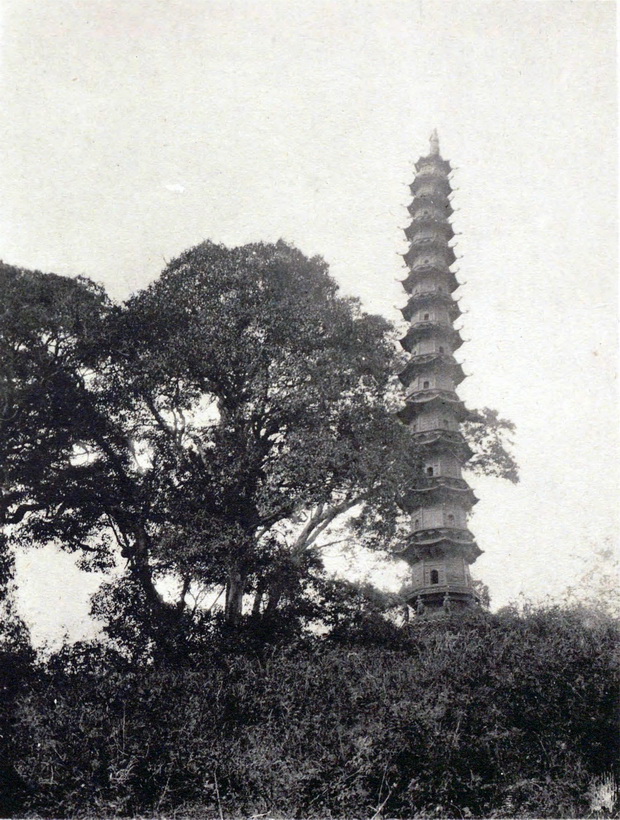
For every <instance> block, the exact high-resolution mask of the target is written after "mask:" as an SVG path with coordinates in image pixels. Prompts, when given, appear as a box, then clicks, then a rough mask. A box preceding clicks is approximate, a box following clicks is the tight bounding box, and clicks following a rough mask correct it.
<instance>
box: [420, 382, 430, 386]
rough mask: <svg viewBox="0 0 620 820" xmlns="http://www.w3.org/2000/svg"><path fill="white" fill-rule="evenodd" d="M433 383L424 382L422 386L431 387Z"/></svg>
mask: <svg viewBox="0 0 620 820" xmlns="http://www.w3.org/2000/svg"><path fill="white" fill-rule="evenodd" d="M430 386H431V383H430V382H429V381H426V382H423V384H422V387H430Z"/></svg>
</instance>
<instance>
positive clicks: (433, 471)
mask: <svg viewBox="0 0 620 820" xmlns="http://www.w3.org/2000/svg"><path fill="white" fill-rule="evenodd" d="M434 474H435V470H434V469H433V468H432V467H427V468H426V475H434Z"/></svg>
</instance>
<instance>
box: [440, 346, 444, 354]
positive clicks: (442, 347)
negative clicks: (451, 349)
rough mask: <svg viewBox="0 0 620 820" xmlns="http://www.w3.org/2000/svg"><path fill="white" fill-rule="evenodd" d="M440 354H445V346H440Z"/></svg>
mask: <svg viewBox="0 0 620 820" xmlns="http://www.w3.org/2000/svg"><path fill="white" fill-rule="evenodd" d="M439 352H440V353H444V352H445V351H444V346H443V345H439Z"/></svg>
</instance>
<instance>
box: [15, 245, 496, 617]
mask: <svg viewBox="0 0 620 820" xmlns="http://www.w3.org/2000/svg"><path fill="white" fill-rule="evenodd" d="M0 273H1V274H2V276H1V277H0V284H1V285H2V287H3V288H4V289H5V290H6V291H7V293H8V294H9V295H10V298H11V303H10V304H11V313H10V315H9V314H8V313H7V314H6V315H5V316H4V317H2V318H1V319H0V322H1V323H0V339H1V341H2V344H3V345H4V347H5V348H6V350H7V352H8V353H9V358H8V362H9V365H8V367H7V369H6V372H5V374H4V380H3V383H4V385H5V393H6V396H7V399H6V401H5V410H4V413H3V417H2V418H3V423H2V442H1V443H0V446H2V447H3V448H4V450H5V451H6V453H7V454H8V461H7V463H8V465H9V468H8V470H7V471H5V476H4V481H3V484H4V488H5V489H4V496H3V507H2V510H3V515H4V521H5V522H6V523H12V524H19V525H20V526H19V527H18V530H17V533H16V535H17V537H19V538H21V539H22V540H23V541H28V540H30V541H35V542H37V543H41V542H45V541H50V540H54V539H56V540H57V541H58V542H59V543H60V544H61V545H62V546H63V548H65V549H69V550H75V551H79V553H80V555H81V560H82V562H83V565H84V566H91V567H96V568H106V567H110V566H112V564H113V563H114V562H115V561H116V560H117V559H118V558H119V557H120V558H122V559H124V560H125V561H126V567H127V577H128V578H129V580H130V582H131V585H133V586H132V588H133V589H134V590H137V591H138V593H139V595H140V596H141V600H142V601H143V602H144V607H145V612H144V616H145V621H146V622H147V623H150V624H151V625H153V624H160V625H161V624H162V623H164V624H165V625H166V629H168V630H169V628H170V626H171V625H174V624H176V625H178V624H180V623H181V622H182V620H183V619H185V620H187V618H188V601H189V600H190V593H192V592H194V593H196V591H197V590H198V589H211V590H212V589H217V588H218V586H219V587H220V588H221V589H222V591H223V593H224V600H225V607H224V609H225V616H226V619H227V621H228V622H229V623H230V624H236V623H237V622H238V621H239V619H240V617H241V614H242V612H243V606H244V601H245V599H246V598H247V596H248V595H252V596H253V610H254V613H255V615H258V616H260V615H263V614H265V615H267V614H270V613H271V614H272V613H273V612H274V611H275V610H277V609H278V608H279V607H281V606H282V604H283V600H284V599H286V595H287V594H288V593H290V590H291V589H294V588H295V587H296V585H297V587H298V586H299V583H300V581H301V579H303V577H304V573H305V572H306V571H307V569H308V567H309V566H310V565H311V564H312V560H311V559H312V556H313V555H314V549H315V548H316V545H317V543H318V542H320V539H321V538H324V537H325V534H326V532H327V531H328V529H329V527H331V526H333V525H334V523H335V522H336V521H338V520H339V519H341V518H342V517H343V516H345V515H350V514H351V513H352V512H353V511H355V513H356V517H355V519H354V520H356V521H357V523H358V525H360V526H363V529H364V532H365V536H366V538H367V539H369V540H370V541H371V542H373V539H374V543H375V544H382V545H384V546H385V545H386V544H388V543H389V540H390V538H391V537H392V536H393V535H394V532H395V529H396V522H397V520H398V512H399V507H398V502H399V500H400V498H401V496H402V494H403V492H405V491H406V489H407V485H408V484H409V483H410V482H411V481H412V480H413V478H414V477H415V475H416V471H417V469H418V453H417V450H416V447H415V442H414V440H413V438H412V437H411V436H410V435H409V434H408V432H407V430H406V428H405V427H403V426H402V425H401V424H400V422H398V421H397V420H396V418H395V416H394V413H393V410H394V407H393V402H392V399H391V396H392V392H393V374H394V372H395V370H396V369H397V364H396V357H397V354H396V352H395V347H394V344H393V339H392V336H391V329H390V326H389V325H388V323H387V322H386V321H385V320H383V319H381V318H379V317H377V316H370V315H367V314H365V313H364V312H363V311H362V310H361V308H360V306H359V303H358V302H357V301H356V300H354V299H350V298H344V297H342V296H341V295H339V293H338V288H337V285H336V283H335V282H334V280H333V279H332V278H331V277H330V276H329V273H328V270H327V266H326V264H325V263H324V262H323V260H321V259H320V258H314V259H308V258H306V257H305V256H304V255H303V254H301V253H300V252H299V251H298V250H296V249H295V248H292V247H291V246H289V245H287V244H285V243H284V242H279V243H277V244H276V245H264V244H254V245H247V246H244V247H240V248H233V249H227V248H225V247H222V246H218V245H215V244H212V243H204V244H202V245H200V246H198V247H196V248H194V249H192V250H189V251H187V252H186V253H184V254H183V255H182V256H180V257H179V258H178V259H176V260H174V261H173V262H171V263H170V264H169V265H168V266H167V268H166V269H165V270H164V272H163V273H162V275H161V277H160V278H159V279H158V280H157V281H156V282H154V283H153V284H152V285H151V286H150V287H148V288H147V289H145V290H144V291H142V292H140V293H138V294H137V295H135V296H133V297H132V298H130V299H129V300H128V301H127V302H126V303H124V304H123V305H121V306H112V305H111V304H110V303H109V302H108V300H107V299H106V298H105V295H104V294H103V293H102V291H101V290H100V289H99V288H97V287H96V286H94V285H92V283H90V282H88V281H86V280H67V279H63V278H61V277H54V276H53V275H46V274H39V273H28V272H24V271H18V270H16V269H9V268H7V267H6V266H5V267H4V268H2V269H1V270H0ZM480 424H481V430H480V431H478V432H479V435H478V439H479V440H480V441H481V442H482V448H483V450H484V447H485V435H484V434H483V428H484V427H485V425H484V420H482V421H481V423H480ZM492 440H493V442H495V443H496V441H497V436H496V435H494V436H492ZM11 448H12V449H11ZM487 450H488V446H487ZM491 461H493V462H494V463H497V458H495V459H493V458H492V459H491ZM482 466H483V467H484V468H485V469H487V470H488V469H489V464H488V460H487V463H484V460H483V464H482ZM165 580H166V581H168V584H167V590H168V592H167V597H166V599H164V596H163V594H162V589H163V588H164V586H166V585H165V584H163V582H164V581H165ZM171 582H174V583H173V584H171ZM172 588H174V590H175V596H176V597H175V600H174V601H172V602H171V600H170V590H171V589H172ZM125 592H127V590H125ZM128 597H131V596H127V594H125V600H128ZM117 599H118V600H122V599H123V595H120V596H117Z"/></svg>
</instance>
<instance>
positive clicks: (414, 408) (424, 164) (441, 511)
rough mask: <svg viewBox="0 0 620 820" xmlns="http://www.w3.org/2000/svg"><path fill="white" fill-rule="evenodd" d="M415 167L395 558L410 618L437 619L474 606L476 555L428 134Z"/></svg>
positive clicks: (448, 283)
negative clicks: (403, 484) (408, 457)
mask: <svg viewBox="0 0 620 820" xmlns="http://www.w3.org/2000/svg"><path fill="white" fill-rule="evenodd" d="M415 168H416V176H415V178H414V181H413V183H412V184H411V186H410V189H411V193H412V194H413V202H412V203H411V205H410V206H409V213H410V214H411V217H412V221H411V224H410V225H409V226H408V227H407V228H406V230H405V236H406V237H407V240H408V242H409V249H408V250H407V252H406V253H405V254H404V255H403V259H404V262H405V264H406V265H407V268H408V270H409V272H408V275H407V277H406V279H405V280H404V281H403V283H402V284H403V287H404V289H405V291H406V292H407V293H408V294H410V297H409V300H408V302H407V304H406V305H405V307H404V308H403V309H402V311H401V312H402V314H403V317H404V318H405V320H406V321H407V322H409V328H408V330H407V332H406V334H405V336H404V337H403V338H402V339H401V342H400V343H401V345H402V347H403V348H404V349H405V350H406V351H407V352H408V353H409V354H410V358H409V361H408V362H407V363H406V365H405V367H404V368H403V370H402V371H401V373H400V374H399V379H400V381H401V382H402V384H403V385H404V387H405V390H406V393H405V406H404V407H403V408H402V409H401V410H400V411H399V413H398V416H399V418H400V419H401V421H402V422H403V423H404V424H406V425H407V426H408V428H409V430H410V432H411V435H412V436H414V438H415V440H416V442H417V443H418V445H419V449H420V454H421V457H422V462H423V465H422V470H421V474H420V476H419V477H418V478H417V479H416V480H415V481H414V482H413V486H412V487H410V488H409V491H408V492H407V494H406V495H405V497H404V498H403V499H402V502H401V506H402V508H403V510H404V511H405V512H406V513H407V514H408V516H409V520H410V522H411V523H410V532H409V534H408V535H407V536H405V537H404V538H403V541H402V546H401V549H400V550H399V551H398V553H397V554H398V555H400V557H402V558H404V560H406V561H407V562H408V563H409V565H410V567H411V583H410V584H409V585H408V587H407V590H406V595H407V596H408V598H409V600H410V601H412V602H415V604H416V609H417V611H418V612H422V611H426V610H433V611H435V612H437V611H442V610H449V609H450V608H451V603H454V604H457V605H459V606H465V605H469V604H472V603H474V602H475V601H476V600H477V597H476V594H475V592H474V589H473V586H472V581H471V577H470V575H469V569H468V566H469V564H471V563H473V561H475V560H476V558H477V557H478V555H480V552H481V551H480V549H479V547H478V545H477V544H476V542H475V539H474V536H473V535H472V533H471V532H470V531H469V529H468V526H467V518H468V515H469V512H470V511H471V509H472V507H473V506H474V504H476V503H477V501H478V499H477V498H476V496H475V495H474V493H473V491H472V489H471V487H470V486H469V485H468V484H467V482H466V481H465V480H464V479H463V477H462V475H461V473H462V466H463V465H464V464H465V463H466V462H467V460H468V459H470V458H471V456H472V451H471V448H470V447H469V445H468V444H467V442H466V441H465V439H464V437H463V435H462V433H461V432H460V429H459V426H460V423H461V422H463V421H466V420H467V419H468V418H469V417H470V414H469V411H468V410H467V409H466V408H465V406H464V404H463V402H462V401H461V400H460V398H459V396H458V395H457V393H456V390H455V388H456V386H457V385H459V384H460V383H461V382H462V381H463V379H464V378H465V374H464V373H463V369H462V367H461V365H460V364H459V363H458V362H457V361H456V359H455V358H454V355H453V354H454V351H455V350H457V349H458V348H459V347H460V346H461V345H462V343H463V340H462V339H461V336H460V334H459V332H458V331H457V330H456V329H455V328H454V324H453V323H454V321H455V320H456V319H457V318H458V317H459V316H460V315H461V310H460V308H459V306H458V303H457V301H456V300H455V299H454V298H453V297H452V296H451V294H452V293H453V292H454V291H455V290H456V289H457V288H458V287H459V283H458V282H457V280H456V276H455V274H454V272H453V271H451V270H450V267H451V265H453V264H454V262H455V261H456V256H455V253H454V250H453V249H452V247H451V245H450V243H451V241H452V240H453V238H454V231H453V229H452V226H451V224H450V222H449V217H450V215H451V214H452V206H451V205H450V201H449V197H450V194H451V190H452V189H451V185H450V180H449V174H450V172H451V166H450V163H449V162H448V161H446V160H444V159H442V158H441V156H440V153H439V141H438V138H437V135H436V133H433V135H432V136H431V150H430V153H429V155H428V156H426V157H421V158H420V159H419V160H418V162H417V163H416V165H415Z"/></svg>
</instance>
